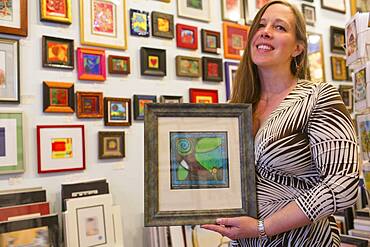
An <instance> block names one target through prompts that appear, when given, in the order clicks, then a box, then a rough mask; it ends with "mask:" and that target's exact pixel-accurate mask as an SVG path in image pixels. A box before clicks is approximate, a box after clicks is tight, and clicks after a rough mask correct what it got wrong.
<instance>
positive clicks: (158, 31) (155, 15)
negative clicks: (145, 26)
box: [151, 11, 174, 39]
mask: <svg viewBox="0 0 370 247" xmlns="http://www.w3.org/2000/svg"><path fill="white" fill-rule="evenodd" d="M151 22H152V35H153V36H154V37H160V38H165V39H173V37H174V20H173V15H171V14H165V13H161V12H157V11H152V20H151Z"/></svg>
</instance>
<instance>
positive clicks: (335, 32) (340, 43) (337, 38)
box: [330, 26, 346, 54]
mask: <svg viewBox="0 0 370 247" xmlns="http://www.w3.org/2000/svg"><path fill="white" fill-rule="evenodd" d="M345 42H346V40H345V31H344V28H340V27H333V26H330V51H331V52H333V53H338V54H345V53H346V52H345V50H344V44H345Z"/></svg>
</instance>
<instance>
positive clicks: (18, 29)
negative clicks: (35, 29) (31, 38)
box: [0, 0, 28, 37]
mask: <svg viewBox="0 0 370 247" xmlns="http://www.w3.org/2000/svg"><path fill="white" fill-rule="evenodd" d="M0 33H3V34H12V35H19V36H25V37H27V34H28V11H27V0H10V1H9V0H2V1H0Z"/></svg>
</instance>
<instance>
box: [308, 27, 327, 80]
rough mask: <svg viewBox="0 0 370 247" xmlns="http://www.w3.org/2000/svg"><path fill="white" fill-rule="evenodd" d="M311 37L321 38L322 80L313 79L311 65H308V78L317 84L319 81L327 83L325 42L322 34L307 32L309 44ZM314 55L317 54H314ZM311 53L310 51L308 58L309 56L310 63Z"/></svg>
mask: <svg viewBox="0 0 370 247" xmlns="http://www.w3.org/2000/svg"><path fill="white" fill-rule="evenodd" d="M310 35H318V36H320V40H319V43H320V52H319V53H320V55H321V69H322V78H320V79H319V78H311V71H310V67H311V65H310V64H308V76H309V79H310V80H312V81H315V82H317V81H320V82H325V81H326V75H325V61H324V57H325V56H324V47H323V41H322V39H323V37H322V34H320V33H313V32H307V39H308V42H310V41H309V36H310ZM314 53H317V52H314ZM310 55H311V54H310V53H308V51H307V56H308V62H309V61H310Z"/></svg>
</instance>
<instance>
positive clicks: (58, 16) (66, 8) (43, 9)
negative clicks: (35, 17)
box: [40, 0, 72, 25]
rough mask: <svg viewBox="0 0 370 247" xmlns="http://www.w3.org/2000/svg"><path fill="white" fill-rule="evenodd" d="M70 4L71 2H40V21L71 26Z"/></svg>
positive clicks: (56, 0) (60, 0) (61, 0)
mask: <svg viewBox="0 0 370 247" xmlns="http://www.w3.org/2000/svg"><path fill="white" fill-rule="evenodd" d="M71 2H72V1H71V0H40V20H41V21H51V22H57V23H61V24H68V25H69V24H71V23H72V5H71Z"/></svg>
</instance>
